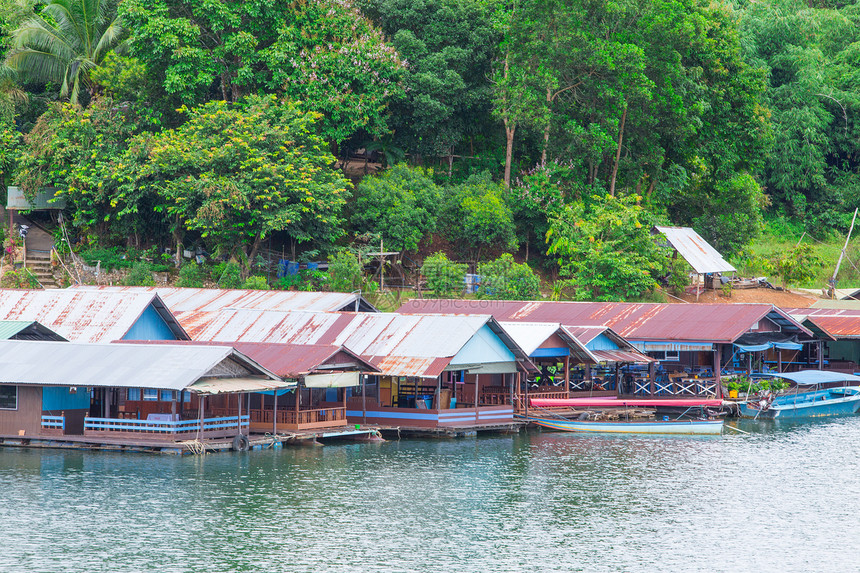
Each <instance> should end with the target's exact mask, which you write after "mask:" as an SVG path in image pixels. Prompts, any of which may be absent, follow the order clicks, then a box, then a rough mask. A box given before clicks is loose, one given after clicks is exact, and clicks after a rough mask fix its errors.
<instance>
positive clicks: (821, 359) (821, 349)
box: [818, 340, 824, 370]
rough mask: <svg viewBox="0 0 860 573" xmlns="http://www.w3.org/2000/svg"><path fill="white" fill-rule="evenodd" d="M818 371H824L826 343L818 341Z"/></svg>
mask: <svg viewBox="0 0 860 573" xmlns="http://www.w3.org/2000/svg"><path fill="white" fill-rule="evenodd" d="M818 369H819V370H824V341H823V340H819V341H818Z"/></svg>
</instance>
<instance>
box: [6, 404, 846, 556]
mask: <svg viewBox="0 0 860 573" xmlns="http://www.w3.org/2000/svg"><path fill="white" fill-rule="evenodd" d="M738 427H740V428H741V429H743V430H746V431H750V432H753V433H752V434H750V435H740V434H731V435H726V436H723V437H716V438H648V437H635V438H631V437H622V438H617V437H599V436H577V435H574V434H558V433H540V432H534V433H522V434H520V435H518V436H500V437H492V438H480V439H478V440H458V441H402V442H387V443H384V444H361V445H358V444H348V445H334V446H326V447H323V448H302V449H285V450H277V451H271V450H270V451H265V452H252V453H247V454H223V455H209V456H206V457H190V456H189V457H182V458H176V457H170V456H154V455H143V454H109V453H98V452H92V453H89V452H65V451H50V450H41V451H40V450H16V449H2V450H0V484H2V489H0V491H2V494H3V495H2V499H3V502H2V504H0V571H2V572H7V571H8V572H18V571H21V572H28V573H35V572H42V571H63V572H64V571H74V572H84V571H86V572H115V571H158V572H180V571H181V572H185V571H261V572H281V571H283V572H304V571H338V572H368V571H381V572H413V571H415V572H419V571H420V572H425V571H427V572H435V571H440V572H449V573H460V572H462V573H475V572H484V571H505V572H507V571H510V572H519V571H541V572H542V573H543V572H567V571H756V572H766V571H828V572H832V571H860V511H858V510H860V418H845V419H838V420H833V421H826V422H812V423H808V424H803V425H783V424H774V423H773V422H763V423H762V422H758V423H757V422H749V423H743V422H741V423H739V426H738Z"/></svg>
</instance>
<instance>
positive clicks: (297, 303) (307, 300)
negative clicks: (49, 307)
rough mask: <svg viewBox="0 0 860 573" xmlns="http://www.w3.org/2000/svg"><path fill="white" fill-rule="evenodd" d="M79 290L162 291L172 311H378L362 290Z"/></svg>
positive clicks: (108, 288) (117, 289)
mask: <svg viewBox="0 0 860 573" xmlns="http://www.w3.org/2000/svg"><path fill="white" fill-rule="evenodd" d="M70 288H72V289H75V290H99V291H102V292H148V293H158V296H160V297H161V299H162V300H163V301H164V303H165V304H166V305H167V307H168V308H169V309H170V310H171V312H174V313H176V312H191V311H219V310H225V309H253V310H312V311H323V312H338V311H341V310H347V311H351V310H355V304H356V302H358V305H359V308H358V310H359V311H361V312H378V310H377V309H376V308H375V307H374V306H373V305H372V304H370V303H369V302H367V300H366V299H365V298H364V297H362V296H361V295H359V294H358V293H343V292H303V291H287V290H242V289H211V288H179V287H113V286H91V285H82V286H75V287H70Z"/></svg>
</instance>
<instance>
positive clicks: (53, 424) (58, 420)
mask: <svg viewBox="0 0 860 573" xmlns="http://www.w3.org/2000/svg"><path fill="white" fill-rule="evenodd" d="M42 428H44V429H46V430H65V429H66V417H65V416H45V415H42Z"/></svg>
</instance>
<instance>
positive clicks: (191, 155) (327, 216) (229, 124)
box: [141, 97, 349, 262]
mask: <svg viewBox="0 0 860 573" xmlns="http://www.w3.org/2000/svg"><path fill="white" fill-rule="evenodd" d="M188 114H189V118H188V121H186V122H185V123H184V124H183V125H181V126H180V127H178V128H176V129H172V130H166V131H163V132H161V133H160V134H158V135H157V136H155V137H153V138H152V139H151V141H149V142H148V151H149V153H148V157H149V159H148V161H147V163H146V165H145V168H144V169H143V172H142V173H141V175H142V177H143V183H145V184H146V185H148V186H150V187H151V188H153V189H155V190H157V192H158V193H159V194H161V195H163V197H165V198H166V199H167V201H166V205H165V207H164V210H165V211H166V212H167V213H168V214H169V215H170V216H171V217H176V218H177V219H178V220H179V221H181V222H182V224H183V225H184V226H185V228H186V229H188V230H190V231H197V232H199V233H200V234H201V236H202V237H204V238H206V239H207V240H208V241H209V242H210V243H211V246H212V248H214V249H221V250H223V251H226V252H236V250H237V249H241V252H242V253H243V254H244V255H245V256H244V257H243V259H242V260H243V261H246V262H247V261H254V260H255V258H256V255H257V252H258V250H259V248H260V245H261V244H262V242H263V241H264V240H265V239H266V238H268V237H269V236H270V235H271V233H273V232H275V231H283V232H285V233H286V234H287V235H288V236H289V237H290V238H292V239H293V240H295V241H298V242H308V241H314V242H315V243H316V244H317V245H320V246H327V245H329V244H330V243H331V242H332V241H333V240H334V239H336V238H337V237H338V236H340V235H341V234H342V233H343V229H342V223H343V219H342V217H341V211H342V209H343V206H344V204H345V202H346V198H347V197H348V196H349V192H348V187H349V182H348V181H347V180H345V179H344V178H343V177H342V176H341V175H340V174H339V172H337V171H334V170H333V169H332V168H331V165H332V164H333V163H334V158H333V157H332V156H331V155H330V154H329V153H328V151H327V150H326V146H325V144H324V142H323V141H322V140H321V139H320V137H319V136H318V135H316V134H315V127H316V122H317V121H318V120H319V117H320V116H319V114H316V113H306V112H302V111H300V110H299V109H298V108H297V107H296V106H295V105H294V104H292V103H281V102H279V101H277V100H276V99H275V98H273V97H251V98H248V100H247V101H246V102H244V103H242V104H241V105H230V104H228V103H226V102H222V101H216V102H210V103H208V104H205V105H202V106H199V107H197V108H194V109H191V110H189V111H188Z"/></svg>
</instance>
